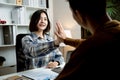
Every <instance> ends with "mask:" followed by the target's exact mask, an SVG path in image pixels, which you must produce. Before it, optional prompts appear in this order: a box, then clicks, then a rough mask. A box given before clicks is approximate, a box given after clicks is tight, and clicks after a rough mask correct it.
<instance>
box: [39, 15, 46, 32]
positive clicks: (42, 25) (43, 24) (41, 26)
mask: <svg viewBox="0 0 120 80" xmlns="http://www.w3.org/2000/svg"><path fill="white" fill-rule="evenodd" d="M47 25H48V19H47V16H46V14H45V13H41V15H40V19H39V21H38V24H37V27H38V30H39V31H44V30H45V29H46V27H47Z"/></svg>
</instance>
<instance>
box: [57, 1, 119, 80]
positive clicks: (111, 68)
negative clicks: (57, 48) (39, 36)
mask: <svg viewBox="0 0 120 80" xmlns="http://www.w3.org/2000/svg"><path fill="white" fill-rule="evenodd" d="M68 2H69V5H70V9H71V11H72V15H73V18H74V19H75V20H76V22H77V23H78V24H79V25H80V26H82V27H83V28H84V29H87V30H89V31H90V33H91V34H92V35H91V36H90V37H89V38H88V39H86V40H82V41H81V39H77V41H76V40H74V39H70V38H67V37H66V36H65V33H64V29H63V28H62V25H61V24H60V23H57V24H56V31H55V34H56V35H57V37H58V39H59V41H60V42H64V43H65V44H68V45H71V46H75V47H76V49H75V50H74V51H73V53H72V54H71V57H70V60H69V62H68V63H67V64H66V65H65V67H64V69H63V70H62V72H61V73H60V74H59V75H58V76H57V77H56V79H55V80H73V79H77V80H81V79H85V80H86V79H96V80H98V79H115V78H119V75H118V73H119V71H120V69H119V68H120V66H119V63H120V58H119V53H120V52H119V51H120V22H119V21H117V20H112V19H110V17H109V16H108V15H107V12H106V0H68Z"/></svg>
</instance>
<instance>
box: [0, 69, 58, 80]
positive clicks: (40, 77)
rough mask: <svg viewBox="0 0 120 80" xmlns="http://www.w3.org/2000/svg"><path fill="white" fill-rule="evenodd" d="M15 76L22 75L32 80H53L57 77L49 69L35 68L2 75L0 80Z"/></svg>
mask: <svg viewBox="0 0 120 80" xmlns="http://www.w3.org/2000/svg"><path fill="white" fill-rule="evenodd" d="M15 75H18V76H22V75H24V76H27V77H30V78H32V79H34V80H48V79H46V78H50V80H54V79H55V77H56V76H57V75H58V73H56V72H53V71H52V70H51V69H48V68H36V69H32V70H27V71H23V72H18V73H12V74H8V75H3V76H0V80H4V79H6V78H8V77H11V76H15Z"/></svg>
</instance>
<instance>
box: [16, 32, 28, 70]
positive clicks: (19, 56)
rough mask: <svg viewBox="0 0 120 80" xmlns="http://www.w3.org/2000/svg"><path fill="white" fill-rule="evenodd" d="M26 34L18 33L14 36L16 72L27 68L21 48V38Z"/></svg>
mask: <svg viewBox="0 0 120 80" xmlns="http://www.w3.org/2000/svg"><path fill="white" fill-rule="evenodd" d="M26 35H28V34H18V35H17V36H16V60H17V63H16V65H17V72H20V71H24V70H27V69H26V58H25V55H24V53H23V50H22V42H21V40H22V38H23V37H24V36H26Z"/></svg>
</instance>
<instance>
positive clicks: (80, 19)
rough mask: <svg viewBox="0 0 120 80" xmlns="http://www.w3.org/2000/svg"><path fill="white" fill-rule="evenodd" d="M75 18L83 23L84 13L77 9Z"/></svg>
mask: <svg viewBox="0 0 120 80" xmlns="http://www.w3.org/2000/svg"><path fill="white" fill-rule="evenodd" d="M74 18H75V20H76V21H77V22H78V23H83V18H82V15H81V14H80V13H79V11H78V10H75V13H74Z"/></svg>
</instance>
